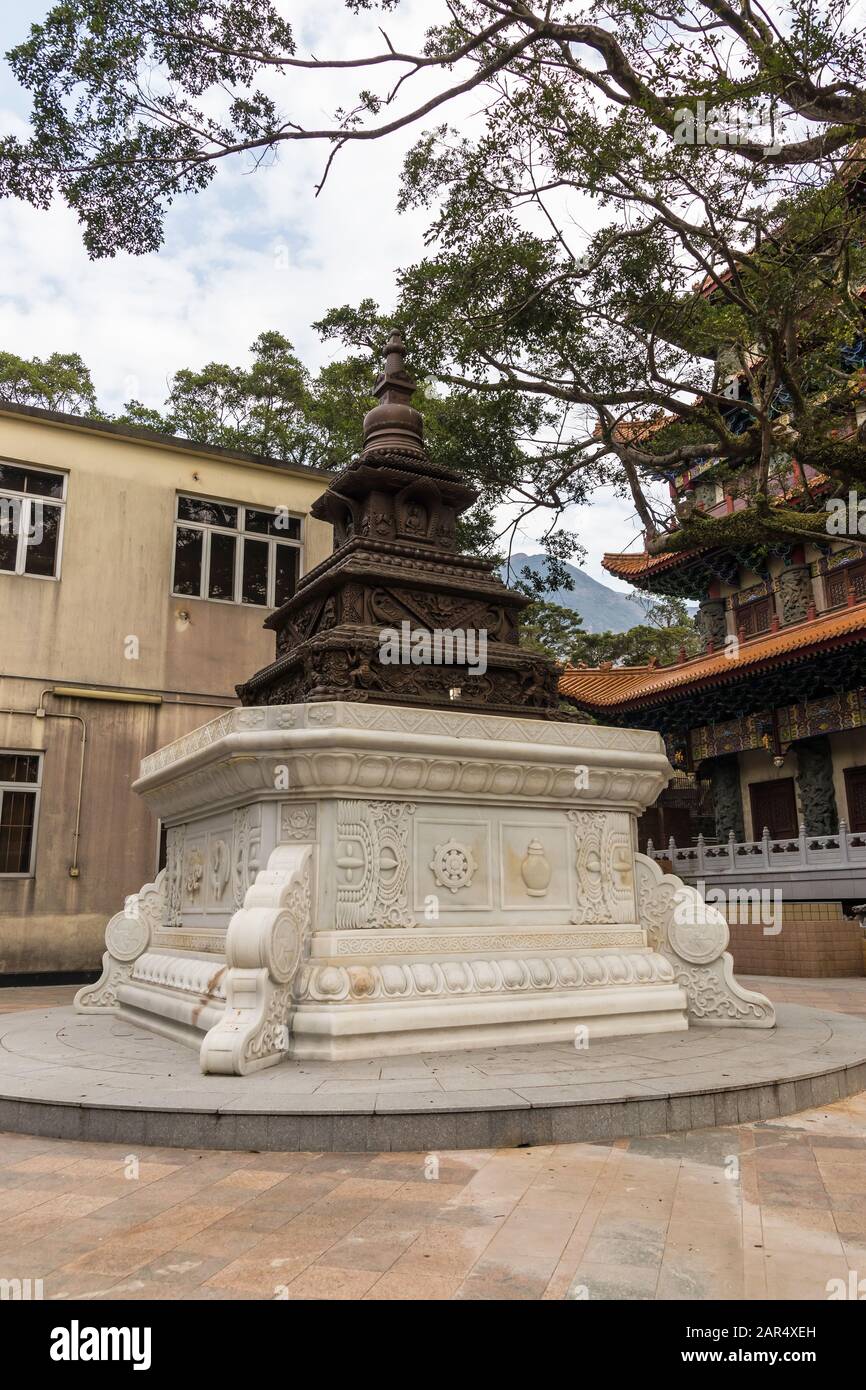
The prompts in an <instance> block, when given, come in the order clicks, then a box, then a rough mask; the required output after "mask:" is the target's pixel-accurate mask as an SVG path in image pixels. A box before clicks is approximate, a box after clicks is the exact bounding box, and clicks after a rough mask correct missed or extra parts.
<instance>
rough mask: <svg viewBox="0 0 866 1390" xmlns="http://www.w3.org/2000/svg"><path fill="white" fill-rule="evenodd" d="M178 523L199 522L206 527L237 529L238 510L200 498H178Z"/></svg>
mask: <svg viewBox="0 0 866 1390" xmlns="http://www.w3.org/2000/svg"><path fill="white" fill-rule="evenodd" d="M177 515H178V520H179V521H200V522H202V523H203V524H204V525H206V526H228V527H230V528H231V529H232V530H235V529H237V524H238V509H237V507H227V506H226V505H225V504H224V503H223V502H208V500H207V498H202V497H178V499H177Z"/></svg>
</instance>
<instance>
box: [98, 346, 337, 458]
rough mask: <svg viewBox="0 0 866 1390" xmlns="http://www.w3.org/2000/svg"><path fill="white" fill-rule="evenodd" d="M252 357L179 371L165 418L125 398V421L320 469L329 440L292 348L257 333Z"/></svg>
mask: <svg viewBox="0 0 866 1390" xmlns="http://www.w3.org/2000/svg"><path fill="white" fill-rule="evenodd" d="M250 354H251V356H252V363H251V365H250V366H248V367H232V366H229V365H228V364H227V363H225V362H208V363H207V365H206V366H204V367H202V368H201V370H199V371H190V370H189V369H188V368H183V369H182V370H180V371H178V372H176V373H175V375H174V377H173V378H172V381H171V386H170V389H169V394H168V399H167V401H166V407H167V408H166V411H165V413H164V414H163V415H161V416H160V415H159V413H158V412H153V411H148V410H145V409H144V408H143V407H142V406H141V405H140V403H139V402H137V401H130V402H129V403H128V405H127V407H126V412H125V415H124V417H123V418H124V419H126V420H127V421H128V423H130V424H140V425H144V426H149V427H151V428H158V429H162V430H163V431H164V432H166V433H168V434H179V435H182V436H184V437H185V438H187V439H195V440H197V441H198V442H200V443H202V444H217V445H219V446H221V447H222V448H224V449H234V450H241V451H242V452H245V453H251V454H261V455H262V456H264V457H268V458H277V459H285V460H286V461H287V462H290V463H294V464H297V465H299V466H304V465H305V464H307V465H316V466H322V462H323V454H324V453H325V452H326V449H327V441H326V440H325V439H324V438H323V437H322V432H321V430H320V429H319V427H318V424H317V422H316V420H315V419H314V414H315V412H314V387H313V382H312V381H311V378H310V374H309V372H308V371H307V369H306V367H304V365H303V363H302V362H301V361H300V360H299V358H297V357H296V356H295V353H294V349H293V348H292V344H291V343H290V342H289V341H288V339H286V338H284V337H283V335H282V334H281V333H277V332H273V331H272V332H268V333H261V334H260V335H259V337H258V338H257V339H256V341H255V342H254V343H253V344H252V346H251V348H250Z"/></svg>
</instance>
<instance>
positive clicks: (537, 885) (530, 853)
mask: <svg viewBox="0 0 866 1390" xmlns="http://www.w3.org/2000/svg"><path fill="white" fill-rule="evenodd" d="M552 874H553V869H552V868H551V866H550V860H549V859H548V858H547V855H546V854H545V853H544V845H543V844H542V843H541V841H540V840H530V841H529V844H528V845H527V847H526V857H525V858H524V860H523V863H522V864H521V866H520V877H521V878H522V879H523V882H524V883H525V884H526V891H527V893H528V894H529V896H530V898H543V897H544V895H545V893H546V892H547V890H548V888H549V887H550V879H551V876H552Z"/></svg>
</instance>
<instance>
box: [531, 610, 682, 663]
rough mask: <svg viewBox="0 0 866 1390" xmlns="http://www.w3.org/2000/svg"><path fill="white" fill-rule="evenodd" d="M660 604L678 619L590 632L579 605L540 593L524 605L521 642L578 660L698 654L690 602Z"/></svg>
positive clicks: (645, 660)
mask: <svg viewBox="0 0 866 1390" xmlns="http://www.w3.org/2000/svg"><path fill="white" fill-rule="evenodd" d="M657 606H658V607H659V608H660V609H663V614H662V616H663V617H665V618H671V619H676V620H675V621H670V622H664V621H663V622H659V623H657V624H656V625H652V623H651V622H649V623H647V624H641V625H638V626H637V627H632V628H629V630H628V631H627V632H585V631H584V628H583V619H582V618H581V616H580V614H579V613H577V612H575V611H574V609H571V608H565V607H564V606H563V605H561V604H557V603H548V602H546V601H545V600H543V599H539V600H536V601H535V602H534V603H531V604H530V605H529V607H528V608H526V609H525V610H524V614H523V617H522V619H521V642H522V643H523V645H524V646H527V647H530V648H532V650H534V651H541V652H544V653H545V654H546V655H547V656H552V657H553V658H554V659H555V660H556V661H560V662H562V663H563V665H565V664H566V663H568V664H570V665H572V666H581V665H583V666H603V665H604V664H605V663H610V664H611V665H613V666H647V665H649V663H650V662H652V661H656V662H657V663H658V664H659V665H662V666H669V665H670V664H671V662H674V661H678V660H680V657H681V655H682V654H683V653H685V655H686V656H687V657H688V656H696V655H697V653H698V651H699V650H700V638H699V635H698V632H697V629H696V628H695V625H694V623H693V622H692V621H691V619H690V618H689V614H688V610H687V609H686V606H685V604H682V603H680V602H679V601H678V600H676V599H674V600H672V601H671V603H670V605H669V606H668V605H667V604H659V605H657Z"/></svg>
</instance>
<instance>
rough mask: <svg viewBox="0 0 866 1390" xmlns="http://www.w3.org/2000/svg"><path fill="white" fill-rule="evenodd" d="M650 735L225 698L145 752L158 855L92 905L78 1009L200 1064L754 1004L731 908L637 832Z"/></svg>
mask: <svg viewBox="0 0 866 1390" xmlns="http://www.w3.org/2000/svg"><path fill="white" fill-rule="evenodd" d="M670 771H671V769H670V765H669V764H668V762H667V759H666V757H665V754H664V750H663V746H662V741H661V739H660V738H659V736H658V735H657V734H654V733H649V732H646V731H642V730H628V729H612V728H602V727H598V726H595V725H588V724H570V723H556V722H548V721H545V720H538V719H510V718H503V717H499V716H487V715H475V714H465V713H451V712H447V711H444V712H439V711H430V712H418V711H416V710H411V709H405V708H402V707H398V706H385V705H373V704H363V703H357V704H355V703H336V702H335V703H322V704H307V705H282V706H266V707H250V708H245V709H236V710H231V711H229V712H227V713H226V714H225V715H223V716H221V717H220V718H219V719H216V720H214V721H213V722H212V723H210V724H206V725H204V726H203V727H202V728H201V729H197V730H196V731H195V732H194V733H192V734H189V735H188V736H187V737H185V738H183V739H180V740H178V741H177V742H176V743H173V744H170V745H169V746H168V747H166V748H162V749H160V750H159V751H158V752H156V753H154V754H151V755H150V756H149V757H147V758H145V759H144V761H143V763H142V767H141V776H140V778H139V780H138V782H137V783H136V784H135V786H136V790H137V791H138V792H139V793H140V794H141V795H142V796H143V797H144V798H145V800H146V801H147V802H148V804H149V805H150V807H151V808H152V810H153V811H154V812H155V813H156V815H158V816H160V817H161V818H162V820H163V822H164V823H165V824H166V825H167V827H168V863H167V866H166V868H165V869H164V870H163V871H162V872H161V873H160V874H159V876H158V877H157V879H156V881H155V882H154V883H152V884H147V885H146V886H145V887H144V888H142V889H141V891H140V892H139V893H137V894H135V895H133V897H132V898H130V899H129V900H128V901H127V903H126V905H125V907H124V909H123V910H122V911H121V912H119V913H117V914H116V916H114V917H113V918H112V919H111V921H110V922H109V924H108V927H107V929H106V953H105V956H104V958H103V962H104V969H103V974H102V977H101V978H100V980H99V981H98V982H97V984H95V985H93V986H88V987H86V988H84V989H82V990H80V991H79V993H78V995H77V997H76V1007H77V1008H78V1009H79V1010H81V1011H89V1010H93V1009H97V1010H116V1011H117V1012H119V1013H120V1014H121V1015H122V1016H123V1017H124V1018H127V1019H129V1020H130V1021H133V1022H135V1023H138V1024H141V1025H142V1026H145V1027H148V1028H151V1029H153V1030H154V1031H156V1032H159V1033H162V1034H165V1035H167V1036H169V1037H172V1038H177V1039H180V1040H182V1041H184V1042H188V1043H192V1044H194V1045H195V1046H196V1047H199V1048H200V1057H201V1065H202V1069H203V1071H205V1072H220V1073H224V1074H242V1073H246V1072H251V1071H254V1070H257V1069H258V1068H260V1067H265V1066H270V1065H272V1064H274V1063H275V1062H279V1061H280V1060H281V1059H282V1058H283V1057H285V1056H286V1055H288V1054H291V1055H293V1056H295V1057H301V1058H303V1057H310V1058H322V1059H338V1058H353V1057H356V1058H369V1057H376V1056H384V1055H394V1054H406V1053H413V1052H429V1051H431V1050H448V1051H453V1050H458V1049H462V1048H474V1047H485V1046H494V1045H501V1044H504V1043H509V1044H512V1043H519V1042H526V1043H536V1042H543V1041H548V1040H556V1039H563V1038H574V1039H575V1043H576V1046H577V1047H578V1048H580V1047H582V1046H585V1045H586V1044H587V1043H588V1042H589V1041H590V1040H591V1039H592V1038H593V1037H600V1036H611V1035H616V1034H629V1033H650V1032H668V1031H675V1030H680V1029H684V1028H686V1027H688V1025H689V1023H690V1022H701V1021H707V1022H710V1021H711V1022H713V1023H715V1024H718V1023H720V1022H730V1023H736V1024H739V1025H740V1026H742V1025H743V1024H753V1025H754V1026H757V1027H771V1026H772V1024H773V1021H774V1017H773V1010H772V1006H771V1005H770V1004H769V1002H768V1001H767V1000H766V999H764V998H763V996H761V995H757V994H753V993H751V992H749V991H747V990H744V989H742V988H740V986H739V985H737V983H736V982H735V980H734V978H733V973H732V969H731V958H730V956H729V955H727V954H725V947H726V945H727V939H728V937H727V925H726V923H725V921H724V919H723V918H722V917H721V915H720V914H719V913H718V912H717V911H715V909H712V908H706V907H705V906H704V904H703V903H702V902H701V900H700V899H699V897H698V895H697V893H696V892H695V890H694V889H691V888H687V887H685V886H684V885H683V884H682V883H681V881H680V880H679V879H676V878H673V877H672V876H670V875H667V876H662V874H661V871H660V870H659V868H658V866H657V865H656V864H654V863H653V862H652V861H651V860H649V859H646V858H645V857H644V856H643V855H639V854H635V849H634V845H635V818H636V817H637V816H638V815H639V814H640V813H641V811H642V810H643V809H644V807H645V806H647V805H648V804H650V803H651V802H652V801H654V800H655V798H656V797H657V795H658V794H659V792H660V791H661V789H662V788H663V787H664V785H665V784H666V782H667V779H668V777H669V776H670Z"/></svg>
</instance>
